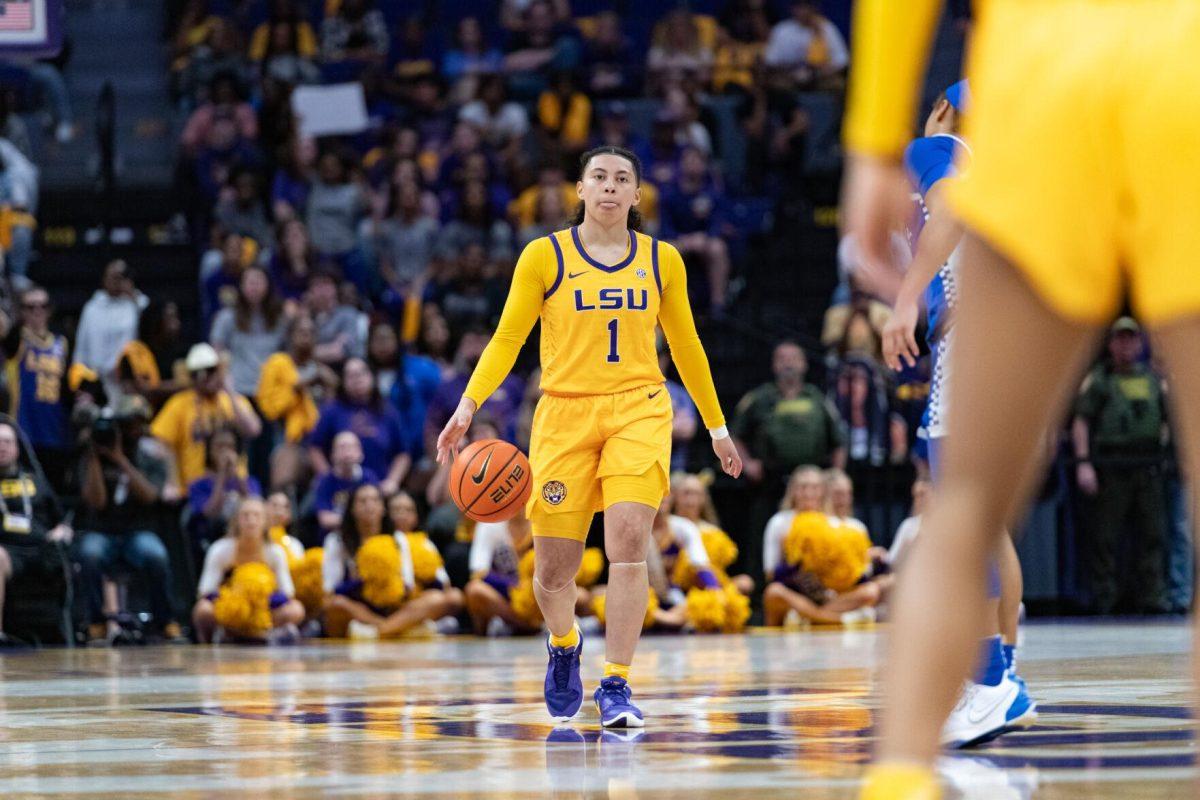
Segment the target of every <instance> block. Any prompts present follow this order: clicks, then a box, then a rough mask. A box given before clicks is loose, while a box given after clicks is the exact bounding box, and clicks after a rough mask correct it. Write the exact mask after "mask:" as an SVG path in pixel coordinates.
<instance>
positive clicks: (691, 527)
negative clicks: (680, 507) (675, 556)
mask: <svg viewBox="0 0 1200 800" xmlns="http://www.w3.org/2000/svg"><path fill="white" fill-rule="evenodd" d="M668 522H669V523H670V525H671V535H672V536H673V537H674V538H675V543H676V544H677V545H679V549H680V550H682V551H683V552H685V553H687V557H688V561H690V562H691V563H692V565H693V566H697V567H707V566H708V551H707V550H705V549H704V537H703V536H701V535H700V527H699V526H698V525H696V523H694V522H692V521H691V520H690V519H684V518H683V517H677V516H675V515H674V514H672V515H671V517H670V519H669V520H668Z"/></svg>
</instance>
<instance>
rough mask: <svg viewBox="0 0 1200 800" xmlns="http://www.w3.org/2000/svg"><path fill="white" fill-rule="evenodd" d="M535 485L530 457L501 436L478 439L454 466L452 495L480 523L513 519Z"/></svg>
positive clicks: (456, 503)
mask: <svg viewBox="0 0 1200 800" xmlns="http://www.w3.org/2000/svg"><path fill="white" fill-rule="evenodd" d="M531 488H532V484H531V483H530V475H529V459H527V458H526V457H525V454H524V453H522V452H521V451H520V450H518V449H517V448H516V446H515V445H511V444H509V443H508V442H502V441H500V440H499V439H481V440H480V441H478V442H475V443H474V444H472V445H470V446H469V447H467V448H466V449H464V450H463V451H462V452H461V453H459V454H458V458H456V459H454V463H453V464H452V465H451V466H450V498H451V499H452V500H453V501H454V504H455V505H456V506H458V507H459V508H460V509H462V512H463V513H464V514H466V515H467V516H468V517H470V518H471V519H473V520H475V521H476V522H503V521H504V520H506V519H512V518H513V517H514V516H516V515H517V512H518V511H520V510H521V508H522V507H523V506H524V505H525V502H526V501H527V500H528V499H529V492H530V489H531Z"/></svg>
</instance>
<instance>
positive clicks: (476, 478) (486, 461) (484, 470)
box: [471, 450, 496, 483]
mask: <svg viewBox="0 0 1200 800" xmlns="http://www.w3.org/2000/svg"><path fill="white" fill-rule="evenodd" d="M495 452H496V451H494V450H492V451H490V452H489V453H488V454H487V458H485V459H484V460H483V466H482V467H480V468H479V472H476V473H475V474H474V475H472V476H471V480H472V481H473V482H474V483H483V476H484V475H486V474H487V468H488V464H490V463H492V454H493V453H495Z"/></svg>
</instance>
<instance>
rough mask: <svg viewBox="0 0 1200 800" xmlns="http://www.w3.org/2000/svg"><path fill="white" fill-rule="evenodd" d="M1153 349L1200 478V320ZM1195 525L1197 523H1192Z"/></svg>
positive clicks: (1197, 664)
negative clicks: (1162, 364)
mask: <svg viewBox="0 0 1200 800" xmlns="http://www.w3.org/2000/svg"><path fill="white" fill-rule="evenodd" d="M1151 336H1152V337H1153V340H1154V346H1155V347H1157V348H1158V351H1159V353H1160V354H1161V355H1162V356H1163V358H1164V359H1165V361H1166V364H1167V374H1168V375H1169V376H1170V380H1171V403H1172V408H1171V410H1172V412H1173V414H1172V417H1171V419H1172V421H1173V422H1174V423H1175V426H1176V433H1177V435H1178V438H1177V439H1176V441H1177V442H1178V443H1179V448H1180V456H1181V457H1182V459H1183V464H1184V467H1185V469H1186V471H1187V474H1189V475H1193V476H1195V475H1200V370H1198V369H1197V368H1196V365H1197V364H1200V319H1188V320H1186V321H1184V322H1177V323H1174V324H1171V325H1164V326H1162V327H1159V328H1154V329H1153V330H1152V331H1151ZM1191 491H1192V503H1193V505H1192V508H1193V509H1196V508H1200V505H1198V504H1197V500H1198V499H1200V487H1198V486H1197V485H1196V482H1195V480H1193V482H1192V490H1191ZM1193 524H1194V523H1193ZM1194 624H1195V625H1196V631H1195V632H1194V633H1193V637H1192V638H1193V641H1194V642H1195V644H1194V645H1193V647H1194V648H1195V649H1196V654H1195V655H1193V657H1192V670H1193V677H1194V678H1195V681H1196V685H1197V686H1200V615H1197V616H1196V618H1195V623H1194Z"/></svg>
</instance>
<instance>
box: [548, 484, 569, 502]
mask: <svg viewBox="0 0 1200 800" xmlns="http://www.w3.org/2000/svg"><path fill="white" fill-rule="evenodd" d="M566 496H567V487H566V486H563V484H562V481H546V483H545V485H543V486H542V499H543V500H545V501H546V502H547V503H549V504H550V505H552V506H556V505H558V504H559V503H561V502H562V501H563V500H564V499H566Z"/></svg>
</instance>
